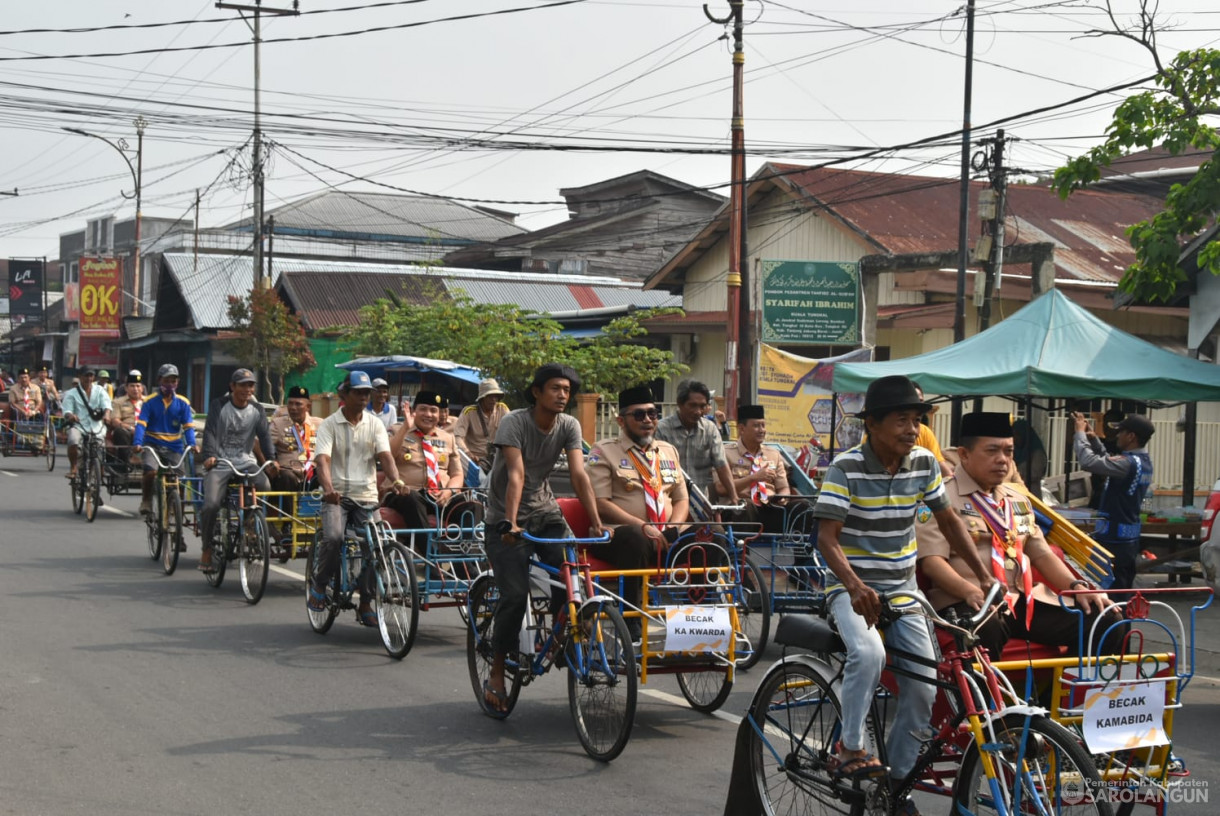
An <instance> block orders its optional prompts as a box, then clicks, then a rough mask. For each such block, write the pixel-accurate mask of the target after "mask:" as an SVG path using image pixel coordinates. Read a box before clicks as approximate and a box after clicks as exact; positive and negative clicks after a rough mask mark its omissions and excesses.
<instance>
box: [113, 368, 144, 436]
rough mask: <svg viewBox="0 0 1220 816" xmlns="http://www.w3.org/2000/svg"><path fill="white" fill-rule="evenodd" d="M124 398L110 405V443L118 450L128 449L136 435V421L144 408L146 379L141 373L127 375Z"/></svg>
mask: <svg viewBox="0 0 1220 816" xmlns="http://www.w3.org/2000/svg"><path fill="white" fill-rule="evenodd" d="M123 389H124V390H123V394H122V396H119V397H116V398H115V400H114V402H112V403H111V405H110V441H111V442H112V443H113V444H114V446H115V447H116V448H127V447H130V446H131V441H132V439H133V438H134V437H135V433H136V420H137V419H139V418H140V409H141V408H142V407H144V378H143V377H142V376H141V375H140V372H139V371H136V370H134V369H133V370H132V371H131V372H129V373H128V374H127V382H126V383H125V384H124V386H123Z"/></svg>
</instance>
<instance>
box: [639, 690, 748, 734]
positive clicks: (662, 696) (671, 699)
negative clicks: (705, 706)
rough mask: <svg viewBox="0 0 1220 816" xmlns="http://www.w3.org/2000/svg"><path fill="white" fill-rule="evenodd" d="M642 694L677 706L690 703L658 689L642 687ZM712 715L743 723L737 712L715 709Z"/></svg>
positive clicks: (734, 723)
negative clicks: (728, 712) (729, 712)
mask: <svg viewBox="0 0 1220 816" xmlns="http://www.w3.org/2000/svg"><path fill="white" fill-rule="evenodd" d="M640 694H647V695H648V696H649V697H655V698H656V699H658V700H660V701H662V702H665V703H671V704H672V705H676V706H682V707H686V706H687V705H689V704H688V703H687V702H686V700H685V699H684V698H682V697H679V696H678V695H676V694H670V693H669V692H666V691H657V690H656V689H650V688H642V689H640ZM712 716H713V717H718V718H720V719H722V720H724V721H725V722H729V723H732V724H733V725H740V724H741V717H738V716H737V715H736V714H727V713H725V712H723V711H713V712H712Z"/></svg>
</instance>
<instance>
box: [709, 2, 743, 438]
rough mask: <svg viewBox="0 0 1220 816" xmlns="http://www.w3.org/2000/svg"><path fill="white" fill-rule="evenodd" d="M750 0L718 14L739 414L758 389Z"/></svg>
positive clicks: (733, 389) (732, 368) (728, 392)
mask: <svg viewBox="0 0 1220 816" xmlns="http://www.w3.org/2000/svg"><path fill="white" fill-rule="evenodd" d="M744 8H745V0H729V15H728V16H727V17H724V18H719V17H713V16H712V14H711V12H710V11H709V10H708V7H707V6H706V5H704V7H703V13H704V15H706V16H707V18H708V19H709V20H711V21H712V22H713V23H717V24H719V25H728V24H729V23H730V22H731V23H732V24H733V119H732V123H731V133H732V137H731V142H732V147H731V151H730V152H731V165H732V174H731V180H732V181H731V183H732V190H731V194H730V198H729V239H728V240H729V264H728V271H727V276H726V284H727V292H726V295H727V304H726V305H727V311H728V326H727V328H726V331H725V350H724V394H725V403H726V405H725V406H724V409H725V412H726V414H727V415H728V418H729V419H730V420H733V419H736V418H737V403H738V402H739V401H742V400H745V401H750V400H751V398H752V395H753V393H754V356H753V325H754V322H753V315H752V303H751V297H750V283H749V254H748V253H747V252H746V136H745V132H746V125H745V65H746V54H745V39H744V27H745V23H744V20H743V13H744Z"/></svg>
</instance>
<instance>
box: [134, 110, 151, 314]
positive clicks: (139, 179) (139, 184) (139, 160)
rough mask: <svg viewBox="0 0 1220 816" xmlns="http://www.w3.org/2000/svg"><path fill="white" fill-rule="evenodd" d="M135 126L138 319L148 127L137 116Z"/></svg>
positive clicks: (136, 312)
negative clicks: (146, 129)
mask: <svg viewBox="0 0 1220 816" xmlns="http://www.w3.org/2000/svg"><path fill="white" fill-rule="evenodd" d="M132 124H134V125H135V126H136V248H135V251H134V252H133V253H132V257H133V260H134V263H133V277H132V284H131V288H132V291H133V295H132V304H131V305H132V312H133V313H135V315H136V316H137V317H138V316H139V314H140V302H141V298H140V295H141V289H140V264H141V263H142V259H141V258H140V234H141V230H140V224H141V222H142V220H143V216H142V215H141V206H142V204H143V202H144V192H143V191H144V128H146V127H148V122H146V121H145V120H144V117H143V116H137V117H136V118H135V121H134V122H132Z"/></svg>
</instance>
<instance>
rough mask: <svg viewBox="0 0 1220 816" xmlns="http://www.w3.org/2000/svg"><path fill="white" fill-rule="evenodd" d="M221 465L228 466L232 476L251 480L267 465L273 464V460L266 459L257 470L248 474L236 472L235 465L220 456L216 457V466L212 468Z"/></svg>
mask: <svg viewBox="0 0 1220 816" xmlns="http://www.w3.org/2000/svg"><path fill="white" fill-rule="evenodd" d="M221 464H226V465H228V466H229V470H230V471H231V472H232V473H233V475H234V476H240V477H241V478H243V479H253V478H254V477H255V476H257V475H258V474H260V473H262V472H263V471H264V470H265V469H266V468H267V466H268V465H272V464H275V460H274V459H268V460H266V461H265V462H263V463H262V464H261V465H259V466H258V467H257V468H255V469H254V470H252V471H250V472H249V473H246V472H244V471H240V470H238V469H237V465H235V464H234V463H233V462H232V461H231V460H229V459H225V458H224V457H221V456H217V457H216V464H215V465H213V466H212V467H214V468H215V467H219V466H220V465H221Z"/></svg>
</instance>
